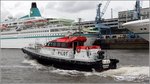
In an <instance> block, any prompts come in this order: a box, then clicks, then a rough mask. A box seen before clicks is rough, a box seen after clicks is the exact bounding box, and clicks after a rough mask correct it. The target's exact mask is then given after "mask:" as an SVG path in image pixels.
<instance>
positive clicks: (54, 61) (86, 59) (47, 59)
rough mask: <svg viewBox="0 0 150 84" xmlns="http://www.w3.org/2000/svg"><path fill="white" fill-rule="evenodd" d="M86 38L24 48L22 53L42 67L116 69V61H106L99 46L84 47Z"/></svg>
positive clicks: (83, 69)
mask: <svg viewBox="0 0 150 84" xmlns="http://www.w3.org/2000/svg"><path fill="white" fill-rule="evenodd" d="M86 40H87V38H86V37H83V36H70V37H69V36H68V37H63V38H58V39H55V40H52V41H49V42H48V43H46V45H45V46H43V47H38V46H36V47H35V48H34V47H25V48H22V51H23V52H24V53H25V54H27V55H28V56H29V57H30V58H31V59H36V60H37V61H38V62H39V63H41V64H44V65H52V66H54V67H57V68H62V69H67V70H81V71H92V70H93V69H95V70H96V71H103V70H107V69H116V68H117V63H118V62H119V60H117V59H106V57H105V56H104V52H103V51H101V48H100V47H99V46H84V43H85V42H86Z"/></svg>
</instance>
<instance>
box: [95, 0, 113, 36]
mask: <svg viewBox="0 0 150 84" xmlns="http://www.w3.org/2000/svg"><path fill="white" fill-rule="evenodd" d="M109 3H110V0H108V1H107V2H106V4H105V6H104V8H103V10H102V12H101V5H102V3H99V4H98V8H97V13H96V17H95V28H96V29H98V30H99V36H100V37H101V29H110V27H108V26H105V25H103V24H102V16H103V15H104V14H105V12H106V9H107V7H108V5H109Z"/></svg>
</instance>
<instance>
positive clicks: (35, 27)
mask: <svg viewBox="0 0 150 84" xmlns="http://www.w3.org/2000/svg"><path fill="white" fill-rule="evenodd" d="M0 31H1V33H0V34H1V36H0V39H1V48H23V47H26V46H28V45H30V44H35V43H39V44H42V45H44V43H46V42H48V41H50V40H53V39H56V38H60V37H64V36H72V35H73V36H77V35H81V36H86V37H87V41H86V42H85V45H92V44H93V42H94V41H95V39H96V36H97V34H90V33H87V32H79V30H78V26H76V25H74V21H73V20H70V19H59V18H43V17H41V14H40V11H39V9H38V8H37V5H36V3H35V2H33V3H32V5H31V9H30V14H29V15H26V16H23V17H21V18H19V19H14V18H12V17H9V18H8V19H7V20H5V21H4V22H1V24H0Z"/></svg>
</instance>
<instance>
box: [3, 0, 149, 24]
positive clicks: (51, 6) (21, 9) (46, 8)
mask: <svg viewBox="0 0 150 84" xmlns="http://www.w3.org/2000/svg"><path fill="white" fill-rule="evenodd" d="M106 1H107V0H103V2H102V0H99V1H43V0H41V1H40V0H39V1H1V20H3V19H4V18H7V17H8V16H13V17H16V18H19V17H21V16H24V15H27V14H29V11H30V7H31V3H32V2H36V3H37V6H38V8H39V10H40V11H41V15H42V17H49V18H50V17H53V18H66V19H73V20H77V19H78V18H82V20H84V21H87V20H94V19H95V16H96V9H97V5H98V4H99V3H100V2H102V9H103V7H104V5H105V4H106ZM134 5H135V0H132V1H130V0H127V1H125V0H120V1H119V0H117V1H115V0H111V2H110V4H109V6H108V8H107V11H106V13H105V14H104V16H103V18H110V17H111V8H112V9H113V16H114V17H118V11H125V10H130V9H134ZM141 5H142V7H143V8H146V7H149V0H144V1H143V0H142V2H141Z"/></svg>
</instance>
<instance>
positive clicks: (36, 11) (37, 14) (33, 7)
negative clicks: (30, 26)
mask: <svg viewBox="0 0 150 84" xmlns="http://www.w3.org/2000/svg"><path fill="white" fill-rule="evenodd" d="M30 17H41V13H40V11H39V9H38V8H37V5H36V2H32V5H31V9H30Z"/></svg>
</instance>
